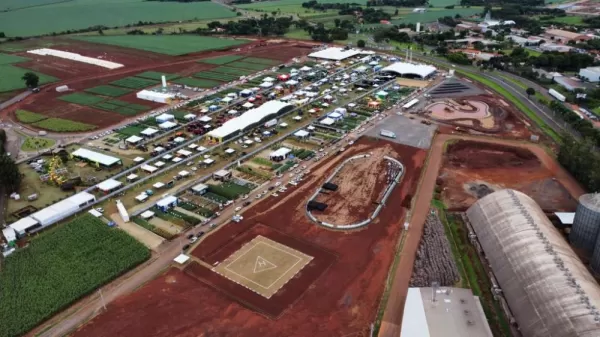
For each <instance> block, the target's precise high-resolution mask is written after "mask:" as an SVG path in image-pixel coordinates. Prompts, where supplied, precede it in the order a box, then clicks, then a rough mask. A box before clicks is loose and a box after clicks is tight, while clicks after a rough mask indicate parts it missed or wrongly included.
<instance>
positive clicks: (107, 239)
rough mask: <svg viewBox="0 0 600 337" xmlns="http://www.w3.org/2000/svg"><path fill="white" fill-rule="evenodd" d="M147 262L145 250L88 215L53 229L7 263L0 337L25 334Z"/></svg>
mask: <svg viewBox="0 0 600 337" xmlns="http://www.w3.org/2000/svg"><path fill="white" fill-rule="evenodd" d="M149 257H150V252H149V251H148V249H147V248H146V247H145V246H144V245H142V244H141V243H139V242H137V241H136V240H135V239H134V238H132V237H131V236H129V235H128V234H127V233H125V232H123V231H121V230H120V229H116V228H110V227H108V226H107V225H106V224H105V223H104V222H103V221H102V220H100V219H97V218H94V217H92V216H91V215H89V214H86V215H81V216H79V217H77V218H75V219H73V220H72V221H70V222H68V223H66V224H63V225H55V227H54V228H53V229H51V230H49V231H47V232H45V233H42V234H41V235H39V236H37V237H34V238H33V239H32V240H31V242H30V244H29V247H27V248H22V249H20V250H18V251H17V252H15V253H13V254H12V255H11V256H9V257H7V258H6V260H5V261H4V263H3V266H2V269H1V270H0V298H2V299H3V300H2V301H0V317H2V320H0V336H19V335H23V334H24V333H26V332H27V331H29V330H30V329H32V328H33V327H35V326H36V325H37V324H39V323H40V322H41V321H43V320H45V319H48V318H49V317H51V316H52V315H53V314H54V313H56V312H58V311H60V310H62V309H63V308H65V307H66V306H68V305H69V304H71V303H73V302H74V301H76V300H78V299H79V298H80V297H82V296H85V295H87V294H89V293H91V292H93V291H94V290H96V289H97V288H98V287H99V286H101V285H103V284H105V283H107V282H109V281H111V280H112V279H114V278H116V277H118V276H120V275H121V274H123V273H124V272H126V271H127V270H129V269H131V268H133V267H134V266H136V265H138V264H140V263H142V262H143V261H145V260H147V259H148V258H149Z"/></svg>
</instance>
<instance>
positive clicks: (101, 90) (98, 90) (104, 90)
mask: <svg viewBox="0 0 600 337" xmlns="http://www.w3.org/2000/svg"><path fill="white" fill-rule="evenodd" d="M85 91H86V92H89V93H92V94H96V95H102V96H110V97H120V96H123V95H126V94H128V93H130V92H131V90H129V89H124V88H118V87H113V86H111V85H99V86H97V87H93V88H89V89H85Z"/></svg>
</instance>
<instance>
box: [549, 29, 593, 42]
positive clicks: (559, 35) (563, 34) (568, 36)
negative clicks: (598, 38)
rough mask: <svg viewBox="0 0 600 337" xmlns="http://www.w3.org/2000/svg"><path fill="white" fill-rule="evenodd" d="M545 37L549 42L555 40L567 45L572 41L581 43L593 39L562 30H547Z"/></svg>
mask: <svg viewBox="0 0 600 337" xmlns="http://www.w3.org/2000/svg"><path fill="white" fill-rule="evenodd" d="M543 35H544V37H545V38H547V39H549V40H554V41H557V42H562V43H567V42H569V41H571V40H573V41H576V42H579V41H586V40H591V39H592V37H591V36H587V35H586V34H579V33H574V32H570V31H568V30H562V29H546V31H545V32H544V34H543Z"/></svg>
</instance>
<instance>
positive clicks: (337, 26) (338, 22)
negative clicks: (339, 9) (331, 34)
mask: <svg viewBox="0 0 600 337" xmlns="http://www.w3.org/2000/svg"><path fill="white" fill-rule="evenodd" d="M341 22H342V20H340V19H339V18H335V20H333V23H334V24H335V27H336V28H339V27H340V23H341Z"/></svg>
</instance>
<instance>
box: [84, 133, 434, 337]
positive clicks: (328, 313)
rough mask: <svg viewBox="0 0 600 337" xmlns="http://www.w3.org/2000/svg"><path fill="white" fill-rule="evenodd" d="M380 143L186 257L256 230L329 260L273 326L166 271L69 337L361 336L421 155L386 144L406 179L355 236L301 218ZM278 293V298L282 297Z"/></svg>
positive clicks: (316, 172) (319, 171)
mask: <svg viewBox="0 0 600 337" xmlns="http://www.w3.org/2000/svg"><path fill="white" fill-rule="evenodd" d="M385 144H390V143H389V142H387V141H383V140H373V139H366V138H364V137H363V138H361V139H359V140H358V141H357V142H356V143H355V144H354V145H353V146H351V147H350V148H349V149H347V150H346V152H344V154H343V155H340V156H334V157H333V158H331V159H328V160H324V161H322V162H321V164H320V166H318V167H317V168H316V169H313V171H312V173H311V175H310V176H308V177H307V178H306V179H305V180H304V181H303V182H302V184H301V185H300V186H298V187H295V189H296V190H295V191H292V190H288V191H287V192H286V194H285V195H280V196H279V197H278V198H275V197H269V198H268V199H264V200H263V201H261V202H260V203H259V204H258V205H256V206H254V207H253V208H251V209H250V210H249V211H247V212H245V213H244V218H245V219H244V221H243V222H242V223H239V224H237V223H229V224H227V225H225V226H224V227H222V228H220V229H219V230H218V231H217V232H216V233H215V234H211V235H208V236H207V237H206V238H205V239H204V240H203V241H202V242H201V243H200V245H199V246H198V248H196V249H195V250H194V252H193V255H194V256H195V257H194V259H195V258H197V257H202V258H206V257H208V256H210V255H211V252H213V251H215V249H217V248H219V247H221V246H224V245H225V244H226V243H228V242H230V241H231V240H234V239H235V238H236V237H238V235H240V234H242V233H243V232H245V231H246V230H247V228H246V226H252V225H254V224H258V223H260V224H263V225H264V226H266V227H273V228H274V229H277V230H278V231H281V232H283V233H285V234H287V235H289V236H293V237H298V238H301V240H304V241H307V242H309V243H311V244H313V245H316V246H319V247H321V249H325V250H328V251H331V252H333V253H334V254H337V256H338V259H337V261H335V262H334V263H333V265H332V266H331V267H330V268H329V269H328V270H327V271H326V272H325V273H324V274H323V275H321V276H320V277H319V278H318V279H317V280H316V281H314V282H313V283H312V284H310V285H305V286H307V287H308V289H307V290H306V291H305V292H304V294H303V295H302V296H301V297H300V298H299V299H298V300H297V301H296V302H295V303H294V304H292V305H291V306H290V307H289V308H288V309H287V311H286V312H285V313H284V314H283V315H282V316H281V317H280V318H279V319H277V320H271V319H268V318H266V317H265V316H263V315H262V314H260V313H257V312H255V311H253V310H249V309H247V308H246V307H244V305H242V304H240V303H239V301H238V300H232V299H231V298H230V297H228V296H226V295H224V294H223V293H222V292H221V291H217V290H215V289H213V288H211V287H209V286H207V285H205V284H204V283H202V282H200V281H197V280H193V279H192V278H191V277H190V276H189V275H186V274H185V273H183V272H180V271H178V270H174V269H172V270H170V271H169V272H168V273H167V274H165V275H163V276H162V277H160V278H158V279H156V280H153V281H151V282H149V283H148V284H147V285H146V286H144V287H142V288H141V289H140V290H138V291H137V292H135V293H133V294H130V295H127V296H125V297H123V298H121V299H118V300H117V301H115V302H113V303H112V304H110V305H109V308H108V311H107V312H104V313H102V314H100V315H99V316H97V317H96V318H94V319H92V320H91V321H90V322H89V323H88V324H86V325H85V326H83V327H82V328H80V330H79V331H78V332H76V333H75V334H74V336H81V337H83V336H85V337H95V336H128V337H136V336H144V337H147V336H277V337H281V336H298V337H306V336H323V337H331V336H348V335H351V336H365V337H366V336H369V330H370V325H371V323H373V322H374V320H375V316H376V312H377V308H378V306H379V301H380V299H381V295H382V291H383V288H384V282H385V280H386V277H387V273H388V268H389V267H390V265H391V262H392V260H393V258H394V252H395V249H396V246H397V242H398V236H399V233H400V230H401V227H402V226H401V224H402V223H403V221H404V216H405V213H406V209H405V208H403V207H401V206H400V205H405V204H410V199H411V196H412V195H413V194H414V190H415V187H416V181H417V179H418V176H419V172H420V169H421V166H422V164H423V161H424V159H425V154H426V153H425V151H424V150H421V149H416V148H411V147H408V146H404V145H400V144H392V145H391V146H392V147H393V149H394V150H395V152H396V154H395V155H394V157H395V158H397V159H399V160H400V161H401V162H402V163H403V164H404V165H405V168H406V173H405V175H404V177H403V181H402V182H401V184H400V185H399V186H398V187H397V188H396V189H394V192H393V193H392V195H391V197H390V199H389V201H388V204H389V205H393V207H391V206H390V207H386V208H384V209H383V211H382V212H381V214H380V216H379V217H378V219H377V220H376V221H375V222H374V223H372V224H371V225H369V226H368V227H366V228H365V229H364V230H362V231H353V232H348V233H344V232H339V231H330V230H327V229H323V228H321V227H319V226H316V225H315V224H314V223H312V222H311V221H310V220H309V219H308V218H306V216H305V214H304V207H305V203H306V201H307V199H308V197H309V196H310V195H311V194H312V193H313V191H314V189H315V188H316V187H317V186H319V184H322V182H323V181H324V179H326V172H330V170H331V169H333V168H334V167H336V166H337V165H339V163H340V162H341V161H342V160H343V159H344V158H346V157H348V156H351V155H354V154H357V153H361V152H364V151H369V150H370V149H373V148H377V147H381V146H383V145H385ZM246 223H248V224H246ZM409 274H410V273H409ZM407 278H410V275H408V276H407ZM286 289H287V288H286V287H283V288H282V289H281V290H280V292H283V294H285V292H286ZM396 337H397V335H396Z"/></svg>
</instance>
